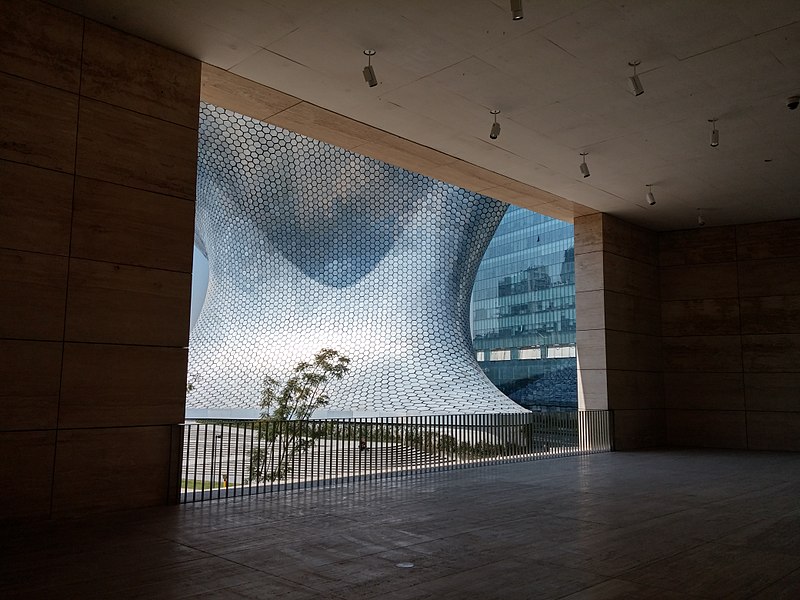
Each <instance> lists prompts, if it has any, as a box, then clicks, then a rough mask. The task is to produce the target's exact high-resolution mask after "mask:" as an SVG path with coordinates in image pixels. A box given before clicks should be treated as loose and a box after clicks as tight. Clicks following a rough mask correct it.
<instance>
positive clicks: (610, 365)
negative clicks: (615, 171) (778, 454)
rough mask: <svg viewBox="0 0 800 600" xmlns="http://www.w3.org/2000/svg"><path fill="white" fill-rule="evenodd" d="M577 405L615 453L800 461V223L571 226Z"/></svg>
mask: <svg viewBox="0 0 800 600" xmlns="http://www.w3.org/2000/svg"><path fill="white" fill-rule="evenodd" d="M575 271H576V275H575V285H576V295H577V298H576V301H577V327H578V334H577V338H578V366H579V382H578V385H579V402H580V404H581V407H584V408H608V409H610V410H612V411H613V414H614V421H615V442H616V447H617V448H618V449H626V448H639V447H647V446H657V445H662V444H667V445H674V446H707V447H715V448H750V449H769V450H800V394H799V393H798V392H799V391H800V276H798V273H800V221H782V222H772V223H759V224H754V225H740V226H735V227H712V228H704V229H693V230H686V231H676V232H668V233H662V234H656V233H653V232H649V231H645V230H642V229H639V228H637V227H634V226H632V225H629V224H627V223H624V222H622V221H620V220H619V219H615V218H613V217H610V216H608V215H589V216H585V217H577V218H576V219H575Z"/></svg>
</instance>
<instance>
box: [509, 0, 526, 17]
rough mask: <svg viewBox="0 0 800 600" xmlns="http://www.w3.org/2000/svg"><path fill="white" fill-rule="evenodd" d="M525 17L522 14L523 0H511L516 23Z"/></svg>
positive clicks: (512, 14) (512, 15)
mask: <svg viewBox="0 0 800 600" xmlns="http://www.w3.org/2000/svg"><path fill="white" fill-rule="evenodd" d="M524 16H525V15H523V14H522V0H511V18H512V19H513V20H515V21H519V20H521V19H522V18H523V17H524Z"/></svg>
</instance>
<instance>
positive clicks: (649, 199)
mask: <svg viewBox="0 0 800 600" xmlns="http://www.w3.org/2000/svg"><path fill="white" fill-rule="evenodd" d="M645 187H646V188H647V194H646V195H645V198H647V203H648V204H649V205H650V206H655V203H656V197H655V196H653V184H652V183H648V184H647V185H645Z"/></svg>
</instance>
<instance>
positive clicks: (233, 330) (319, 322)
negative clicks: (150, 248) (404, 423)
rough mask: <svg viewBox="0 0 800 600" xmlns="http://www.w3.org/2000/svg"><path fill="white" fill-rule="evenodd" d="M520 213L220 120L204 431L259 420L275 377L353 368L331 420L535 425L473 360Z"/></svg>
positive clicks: (210, 118)
mask: <svg viewBox="0 0 800 600" xmlns="http://www.w3.org/2000/svg"><path fill="white" fill-rule="evenodd" d="M505 210H506V205H505V204H503V203H501V202H498V201H496V200H493V199H491V198H487V197H485V196H481V195H478V194H473V193H470V192H467V191H465V190H462V189H459V188H456V187H453V186H451V185H447V184H444V183H442V182H439V181H436V180H433V179H430V178H428V177H424V176H422V175H418V174H414V173H410V172H408V171H405V170H403V169H399V168H396V167H392V166H389V165H386V164H385V163H382V162H380V161H377V160H374V159H370V158H365V157H363V156H359V155H357V154H354V153H352V152H348V151H346V150H343V149H341V148H336V147H333V146H330V145H328V144H325V143H322V142H319V141H316V140H312V139H309V138H306V137H304V136H301V135H297V134H294V133H291V132H289V131H286V130H283V129H280V128H278V127H274V126H271V125H267V124H264V123H261V122H259V121H255V120H253V119H249V118H247V117H243V116H241V115H238V114H235V113H232V112H230V111H226V110H223V109H220V108H217V107H214V106H211V105H203V106H202V107H201V114H200V140H199V160H198V189H197V221H196V239H197V243H198V246H199V247H200V248H201V249H202V250H203V252H204V253H205V254H206V256H207V257H208V261H209V288H208V291H207V294H206V298H205V303H204V305H203V309H202V312H201V314H200V317H199V319H198V321H197V323H196V325H195V327H194V328H193V330H192V334H191V339H190V344H189V375H190V378H192V379H193V380H194V382H195V385H194V389H193V391H192V392H190V393H189V395H188V398H187V416H188V417H190V418H200V417H209V418H226V417H253V416H256V415H257V414H258V403H259V398H260V389H261V382H262V380H263V377H264V375H266V374H269V375H271V376H273V377H277V378H282V377H286V376H287V374H288V372H289V370H290V369H291V368H292V367H293V366H294V365H295V364H296V363H297V362H299V361H301V360H308V359H310V358H311V357H312V356H313V354H314V353H315V352H316V351H317V350H319V349H320V348H324V347H328V348H333V349H335V350H338V351H339V352H341V353H343V354H345V355H346V356H348V357H349V358H350V359H351V372H350V373H349V374H348V375H347V376H346V377H345V378H344V379H343V380H342V381H340V382H337V383H336V386H335V388H334V389H331V390H330V396H331V399H332V402H331V405H330V406H329V407H328V410H327V411H326V412H325V414H319V413H318V414H317V415H316V416H341V417H347V416H379V415H386V416H388V415H407V414H426V413H429V414H447V413H465V412H474V413H485V412H512V411H520V410H522V409H521V408H520V407H519V406H518V405H517V404H516V403H514V402H512V401H511V400H509V399H508V398H507V397H506V396H504V395H503V394H502V393H500V392H499V391H498V390H497V389H496V388H495V387H494V386H493V385H492V384H491V383H490V382H489V380H488V379H487V378H486V376H485V375H484V374H483V372H482V371H481V369H480V367H479V366H478V364H477V362H476V361H475V357H474V354H473V352H472V344H471V339H470V326H469V304H470V294H471V291H472V284H473V280H474V277H475V273H476V270H477V267H478V264H479V263H480V260H481V257H482V256H483V253H484V251H485V249H486V246H487V244H488V243H489V241H490V240H491V238H492V235H493V234H494V231H495V228H496V227H497V225H498V223H499V222H500V219H501V218H502V216H503V214H504V213H505Z"/></svg>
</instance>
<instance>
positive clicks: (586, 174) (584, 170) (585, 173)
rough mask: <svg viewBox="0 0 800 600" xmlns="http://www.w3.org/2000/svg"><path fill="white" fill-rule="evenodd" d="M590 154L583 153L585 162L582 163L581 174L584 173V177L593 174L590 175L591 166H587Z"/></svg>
mask: <svg viewBox="0 0 800 600" xmlns="http://www.w3.org/2000/svg"><path fill="white" fill-rule="evenodd" d="M587 154H589V153H588V152H581V156H582V157H583V162H582V163H581V173H583V176H584V177H588V176H589V175H590V174H591V173H589V165H587V164H586V155H587Z"/></svg>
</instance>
